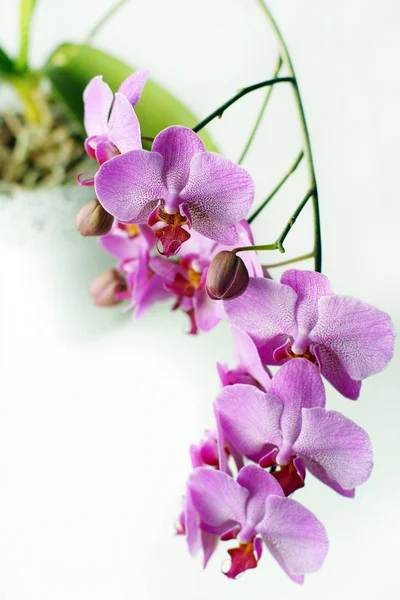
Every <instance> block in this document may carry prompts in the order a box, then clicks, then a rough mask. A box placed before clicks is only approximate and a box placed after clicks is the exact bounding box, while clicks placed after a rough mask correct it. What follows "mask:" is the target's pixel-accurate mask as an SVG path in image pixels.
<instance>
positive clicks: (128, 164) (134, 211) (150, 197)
mask: <svg viewBox="0 0 400 600" xmlns="http://www.w3.org/2000/svg"><path fill="white" fill-rule="evenodd" d="M161 168H162V158H161V156H160V155H159V154H157V153H156V152H147V151H146V150H132V151H131V152H127V153H126V154H121V155H120V156H116V157H115V158H112V159H111V160H109V161H107V162H106V163H104V164H103V165H102V166H101V167H100V169H99V171H98V172H97V174H96V177H95V189H96V194H97V198H98V200H99V202H100V203H101V204H102V205H103V207H104V208H105V209H106V211H107V212H109V213H110V214H112V215H113V216H114V217H115V218H116V219H118V220H119V221H121V222H125V223H129V222H133V221H135V222H136V223H145V222H146V220H147V217H148V216H149V214H150V213H151V211H152V210H153V209H154V207H155V206H156V204H157V201H158V200H157V199H158V198H159V197H160V196H161V193H162V182H161Z"/></svg>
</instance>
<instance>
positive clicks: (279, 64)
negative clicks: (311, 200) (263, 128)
mask: <svg viewBox="0 0 400 600" xmlns="http://www.w3.org/2000/svg"><path fill="white" fill-rule="evenodd" d="M282 64H283V61H282V58H281V57H280V56H279V57H278V60H277V63H276V67H275V70H274V75H273V78H274V79H276V78H277V77H278V75H279V71H280V70H281V68H282ZM273 89H274V86H271V87H269V88H268V90H267V93H266V95H265V98H264V101H263V103H262V105H261V108H260V112H259V113H258V116H257V119H256V121H255V123H254V126H253V129H252V130H251V133H250V136H249V139H248V140H247V142H246V145H245V147H244V148H243V152H242V154H241V155H240V158H239V160H238V164H239V165H241V164H242V162H243V161H244V159H245V157H246V155H247V153H248V151H249V149H250V146H251V144H252V143H253V140H254V137H255V135H256V133H257V129H258V128H259V126H260V123H261V121H262V118H263V116H264V113H265V111H266V109H267V106H268V103H269V99H270V97H271V94H272V90H273Z"/></svg>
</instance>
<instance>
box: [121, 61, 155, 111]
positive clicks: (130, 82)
mask: <svg viewBox="0 0 400 600" xmlns="http://www.w3.org/2000/svg"><path fill="white" fill-rule="evenodd" d="M148 78H149V72H148V71H147V69H139V70H138V71H135V73H132V75H129V77H127V78H126V79H125V81H123V82H122V83H121V85H120V87H119V90H118V92H119V93H120V94H123V95H124V96H126V97H127V99H128V100H129V102H130V104H131V105H132V106H136V104H137V103H138V102H139V100H140V97H141V95H142V91H143V88H144V85H145V83H146V81H147V80H148Z"/></svg>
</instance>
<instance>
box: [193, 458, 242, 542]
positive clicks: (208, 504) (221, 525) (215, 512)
mask: <svg viewBox="0 0 400 600" xmlns="http://www.w3.org/2000/svg"><path fill="white" fill-rule="evenodd" d="M188 489H189V490H190V497H191V500H192V503H193V506H194V507H195V509H196V510H197V512H198V513H199V515H200V518H201V522H202V523H203V522H204V523H205V524H206V525H208V526H209V527H211V528H212V529H213V530H214V533H216V534H219V535H221V534H222V533H224V532H225V531H227V530H228V529H231V528H232V527H233V526H234V525H236V524H237V523H239V524H241V523H244V522H245V520H246V510H245V507H246V502H247V498H248V495H249V492H248V491H247V490H246V489H245V488H243V487H241V486H240V485H239V484H238V483H237V482H236V481H235V480H234V479H232V477H230V476H229V475H227V474H226V473H223V472H222V471H216V470H214V469H209V468H208V467H199V468H198V469H195V470H194V471H193V473H192V474H191V475H190V477H189V483H188Z"/></svg>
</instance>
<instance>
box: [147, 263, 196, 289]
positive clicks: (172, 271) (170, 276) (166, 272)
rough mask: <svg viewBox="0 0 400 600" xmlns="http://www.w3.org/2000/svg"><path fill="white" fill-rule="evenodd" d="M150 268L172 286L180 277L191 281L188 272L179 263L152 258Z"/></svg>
mask: <svg viewBox="0 0 400 600" xmlns="http://www.w3.org/2000/svg"><path fill="white" fill-rule="evenodd" d="M149 266H150V268H151V269H152V270H153V271H154V273H157V275H160V277H162V278H163V279H164V281H165V283H167V284H172V283H173V282H174V279H175V277H177V276H180V277H182V278H184V279H187V280H188V281H189V276H188V273H187V271H186V269H184V268H183V267H182V266H181V265H180V264H179V263H177V262H174V261H172V260H167V259H165V258H161V256H152V257H151V258H150V261H149Z"/></svg>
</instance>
